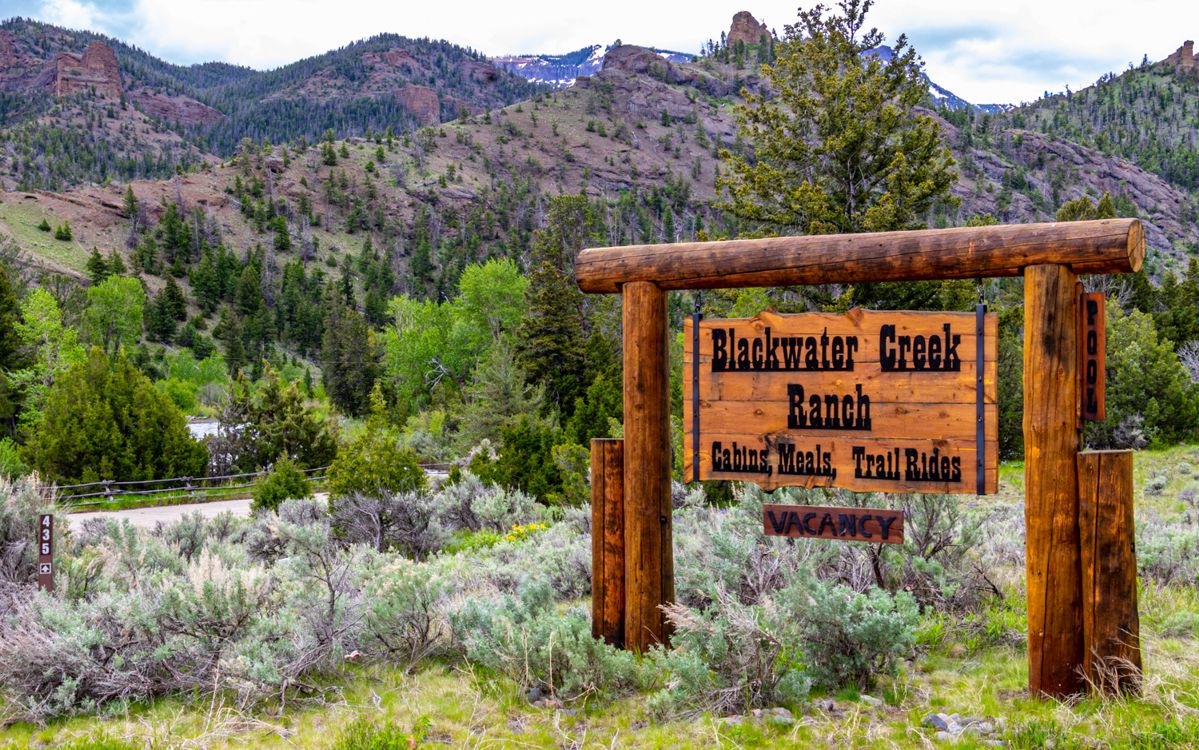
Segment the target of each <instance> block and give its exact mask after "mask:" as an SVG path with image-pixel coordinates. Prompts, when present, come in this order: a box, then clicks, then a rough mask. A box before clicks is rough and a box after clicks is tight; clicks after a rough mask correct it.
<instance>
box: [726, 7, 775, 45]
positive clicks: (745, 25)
mask: <svg viewBox="0 0 1199 750" xmlns="http://www.w3.org/2000/svg"><path fill="white" fill-rule="evenodd" d="M763 35H765V36H769V35H770V29H768V28H766V24H764V23H760V22H759V21H758V19H756V18H754V17H753V14H752V13H750V12H749V11H748V10H743V11H741V12H740V13H738V14H737V15H735V16H733V25H732V26H731V27H730V28H729V36H728V43H729V46H730V47H731V46H732V45H733V44H734V43H736V42H741V43H742V44H761V43H762V36H763Z"/></svg>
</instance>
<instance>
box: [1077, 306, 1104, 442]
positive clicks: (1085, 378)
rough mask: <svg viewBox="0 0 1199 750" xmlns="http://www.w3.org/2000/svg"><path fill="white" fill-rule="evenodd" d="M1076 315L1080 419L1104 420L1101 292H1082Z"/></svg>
mask: <svg viewBox="0 0 1199 750" xmlns="http://www.w3.org/2000/svg"><path fill="white" fill-rule="evenodd" d="M1079 304H1080V305H1081V307H1080V308H1079V314H1078V341H1079V344H1078V358H1079V364H1078V374H1079V376H1080V377H1081V378H1082V383H1081V384H1080V386H1079V387H1080V388H1081V389H1082V390H1081V392H1080V393H1079V398H1081V399H1082V418H1083V419H1086V420H1091V421H1095V422H1102V421H1103V420H1104V419H1107V325H1106V319H1105V317H1104V316H1105V310H1106V309H1107V297H1106V295H1105V294H1104V293H1103V292H1083V293H1082V294H1081V296H1080V300H1079Z"/></svg>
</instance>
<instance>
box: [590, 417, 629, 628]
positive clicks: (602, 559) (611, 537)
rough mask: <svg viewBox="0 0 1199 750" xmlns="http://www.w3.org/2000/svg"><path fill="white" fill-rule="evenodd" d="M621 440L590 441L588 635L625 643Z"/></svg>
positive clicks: (622, 457) (622, 448)
mask: <svg viewBox="0 0 1199 750" xmlns="http://www.w3.org/2000/svg"><path fill="white" fill-rule="evenodd" d="M624 606H625V602H624V441H623V440H609V439H604V438H596V439H594V440H592V441H591V634H592V635H593V636H594V637H596V638H603V639H604V640H605V641H607V642H608V643H610V644H612V645H613V646H618V647H619V646H621V645H623V644H624Z"/></svg>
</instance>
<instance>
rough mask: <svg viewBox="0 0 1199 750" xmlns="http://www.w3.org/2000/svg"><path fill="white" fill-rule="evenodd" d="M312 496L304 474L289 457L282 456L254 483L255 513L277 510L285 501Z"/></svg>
mask: <svg viewBox="0 0 1199 750" xmlns="http://www.w3.org/2000/svg"><path fill="white" fill-rule="evenodd" d="M311 496H312V488H311V487H310V486H309V485H308V482H307V481H305V478H304V472H302V471H300V467H299V466H297V465H296V462H295V461H292V460H291V459H290V458H288V457H287V456H280V457H279V460H277V461H275V464H274V465H273V466H271V470H270V471H268V472H267V473H266V474H264V475H263V476H261V477H259V479H258V481H257V482H255V483H254V502H253V505H252V508H253V509H254V510H255V511H264V510H275V509H276V508H278V507H279V504H280V503H282V502H283V501H284V500H299V499H301V498H305V497H311Z"/></svg>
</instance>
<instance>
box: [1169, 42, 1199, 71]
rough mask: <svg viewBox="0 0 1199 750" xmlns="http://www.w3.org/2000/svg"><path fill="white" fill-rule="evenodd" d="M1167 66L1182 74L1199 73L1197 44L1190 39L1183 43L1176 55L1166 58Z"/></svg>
mask: <svg viewBox="0 0 1199 750" xmlns="http://www.w3.org/2000/svg"><path fill="white" fill-rule="evenodd" d="M1166 64H1167V65H1170V66H1172V67H1174V68H1175V69H1176V70H1178V71H1179V72H1181V73H1199V67H1196V66H1195V43H1194V42H1193V41H1191V40H1190V39H1188V40H1186V41H1185V42H1183V43H1182V46H1181V47H1179V48H1178V49H1177V50H1176V51H1175V52H1174V54H1172V55H1170V56H1169V57H1167V58H1166Z"/></svg>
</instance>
